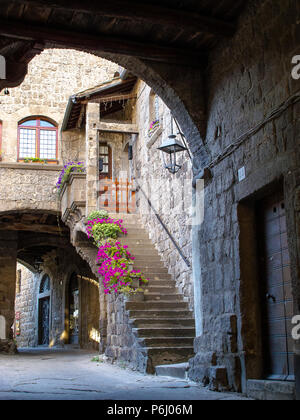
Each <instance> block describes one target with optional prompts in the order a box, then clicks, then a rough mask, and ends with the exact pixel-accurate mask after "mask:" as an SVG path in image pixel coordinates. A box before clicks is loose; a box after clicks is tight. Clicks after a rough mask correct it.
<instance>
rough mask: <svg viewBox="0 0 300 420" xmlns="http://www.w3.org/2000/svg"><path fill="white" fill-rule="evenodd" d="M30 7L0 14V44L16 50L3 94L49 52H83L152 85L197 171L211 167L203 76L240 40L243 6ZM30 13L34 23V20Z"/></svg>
mask: <svg viewBox="0 0 300 420" xmlns="http://www.w3.org/2000/svg"><path fill="white" fill-rule="evenodd" d="M12 3H14V5H13V4H12ZM25 3H26V13H25V11H24V9H23V5H22V2H21V1H15V2H9V4H6V3H4V4H2V5H1V8H0V19H2V21H1V23H2V24H1V26H0V28H1V29H0V37H2V38H3V40H4V41H5V43H8V45H11V48H10V49H6V51H7V52H6V59H7V79H6V81H4V82H3V81H0V88H2V87H9V86H16V85H17V84H20V82H21V81H22V79H23V78H24V76H25V74H26V71H27V63H28V62H29V61H30V60H31V59H32V57H34V56H35V55H36V54H39V53H40V52H41V51H42V50H43V49H44V48H47V47H50V48H53V47H58V48H76V49H79V50H82V51H86V52H90V53H94V54H96V55H99V56H101V57H103V58H106V59H109V60H111V61H114V62H116V63H118V64H120V65H121V66H123V67H124V68H127V69H128V70H129V71H130V72H132V73H133V74H135V75H136V76H138V77H139V78H141V79H142V80H144V81H145V82H146V83H147V84H148V85H149V86H151V87H152V88H153V89H154V90H155V92H156V93H157V94H159V95H160V97H161V98H162V99H163V100H164V101H165V103H166V104H167V106H168V107H169V108H170V109H172V112H173V113H174V116H175V117H176V118H177V119H178V121H179V123H180V125H181V127H182V129H183V130H184V132H185V135H186V137H187V139H188V141H189V143H190V147H191V150H192V152H193V153H194V159H195V161H194V165H195V169H196V170H197V169H198V170H199V169H200V166H201V165H204V164H205V163H207V160H208V157H209V156H208V154H207V150H206V149H205V147H204V144H203V138H204V136H205V131H206V117H205V114H206V110H205V94H204V87H203V73H202V70H203V68H204V67H205V66H206V64H207V55H208V53H209V52H210V51H211V48H212V47H213V46H215V45H216V44H217V43H218V41H219V40H220V39H222V38H224V39H230V38H231V37H232V36H233V35H234V33H235V31H236V23H235V22H236V19H237V17H238V15H239V14H240V12H241V10H242V9H243V2H242V1H238V2H236V1H230V2H227V3H226V5H223V6H222V7H221V8H219V7H217V6H216V5H214V4H211V5H210V6H208V5H207V4H206V5H202V4H201V2H200V3H199V2H198V1H196V0H195V1H193V2H190V1H189V2H188V4H183V6H182V7H179V6H178V5H177V4H174V3H173V2H170V1H168V0H164V2H162V4H160V5H157V4H155V5H152V4H151V3H147V4H138V3H135V4H134V5H133V4H132V2H130V1H128V2H127V3H126V5H124V4H123V5H120V4H119V3H118V4H117V5H115V4H114V2H113V4H111V5H110V4H106V5H104V4H101V5H100V4H97V5H96V4H93V5H90V4H89V5H84V6H83V5H78V4H73V3H72V4H70V3H68V2H67V1H63V0H62V1H56V2H54V3H53V2H46V3H45V2H39V1H26V2H25ZM13 6H14V8H13ZM133 6H134V13H133V12H132V11H131V10H132V9H133ZM13 10H14V11H13ZM31 11H32V12H33V13H34V16H35V22H34V23H33V22H30V18H29V19H28V18H27V17H28V16H30V14H31ZM8 16H9V19H12V21H13V24H12V23H10V22H9V19H8ZM83 16H85V19H83ZM4 17H5V20H4V19H3V18H4ZM58 21H59V22H61V24H60V28H58V26H57V22H58ZM67 22H69V24H67ZM108 22H110V23H109V24H108ZM45 23H47V29H45V26H44V27H43V25H45ZM153 24H154V25H155V29H156V30H153ZM178 25H180V30H181V34H180V36H178ZM14 37H17V38H18V40H19V43H21V44H22V45H21V48H20V46H19V45H18V46H17V50H18V52H19V50H20V49H22V50H23V55H22V56H20V62H19V63H13V62H12V60H13V58H12V57H14V59H15V60H16V58H15V57H17V54H16V51H15V50H14V48H15V47H14V45H13V43H12V41H13V40H14ZM0 53H1V49H0ZM19 54H20V53H19ZM13 64H14V65H13ZM16 64H17V65H16ZM191 86H192V87H193V88H192V89H190V88H188V87H191ZM191 92H193V93H192V94H191Z"/></svg>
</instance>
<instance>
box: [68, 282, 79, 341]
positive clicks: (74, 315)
mask: <svg viewBox="0 0 300 420" xmlns="http://www.w3.org/2000/svg"><path fill="white" fill-rule="evenodd" d="M79 316H80V307H79V285H78V279H77V275H76V274H73V275H72V277H71V279H70V284H69V343H70V344H79Z"/></svg>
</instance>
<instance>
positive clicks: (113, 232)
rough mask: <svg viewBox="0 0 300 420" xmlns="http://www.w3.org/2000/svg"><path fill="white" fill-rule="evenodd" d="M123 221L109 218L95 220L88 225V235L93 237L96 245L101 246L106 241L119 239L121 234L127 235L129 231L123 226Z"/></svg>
mask: <svg viewBox="0 0 300 420" xmlns="http://www.w3.org/2000/svg"><path fill="white" fill-rule="evenodd" d="M122 223H123V220H114V219H111V218H110V217H109V218H105V219H99V218H97V219H93V220H90V221H88V223H87V228H86V230H87V235H88V237H89V238H90V237H93V239H94V241H95V243H96V245H101V244H102V241H103V240H104V239H108V238H110V239H117V237H118V235H119V234H120V233H124V235H126V234H127V230H126V229H125V228H124V226H123V225H122Z"/></svg>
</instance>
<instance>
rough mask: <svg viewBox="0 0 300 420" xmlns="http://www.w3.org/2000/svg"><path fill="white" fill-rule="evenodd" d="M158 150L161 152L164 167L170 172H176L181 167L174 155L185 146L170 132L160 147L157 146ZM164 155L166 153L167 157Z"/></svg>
mask: <svg viewBox="0 0 300 420" xmlns="http://www.w3.org/2000/svg"><path fill="white" fill-rule="evenodd" d="M158 150H160V151H162V152H163V161H164V166H165V168H166V169H168V171H169V172H170V173H171V174H173V175H174V174H176V173H177V172H178V171H179V170H180V169H181V166H180V165H178V163H177V160H176V155H177V153H180V152H185V151H186V150H187V148H186V147H185V146H184V145H183V144H182V143H181V141H180V140H179V139H177V137H176V136H175V135H174V134H172V135H171V136H169V138H168V139H167V140H165V141H164V142H163V143H162V145H161V146H160V147H158ZM166 155H168V158H167V157H166Z"/></svg>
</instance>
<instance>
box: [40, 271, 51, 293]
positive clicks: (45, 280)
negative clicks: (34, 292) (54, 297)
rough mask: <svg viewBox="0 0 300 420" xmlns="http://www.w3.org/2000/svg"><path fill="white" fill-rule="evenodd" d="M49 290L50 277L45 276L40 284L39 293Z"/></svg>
mask: <svg viewBox="0 0 300 420" xmlns="http://www.w3.org/2000/svg"><path fill="white" fill-rule="evenodd" d="M49 290H50V277H49V276H47V275H45V276H44V277H43V279H42V281H41V284H40V293H41V294H42V293H46V292H49Z"/></svg>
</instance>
